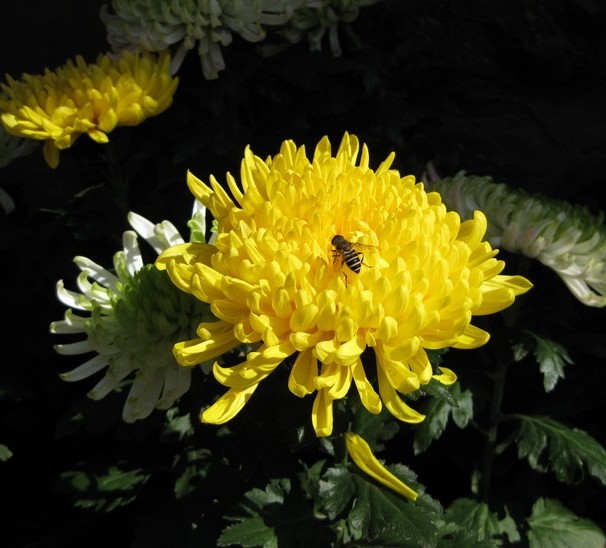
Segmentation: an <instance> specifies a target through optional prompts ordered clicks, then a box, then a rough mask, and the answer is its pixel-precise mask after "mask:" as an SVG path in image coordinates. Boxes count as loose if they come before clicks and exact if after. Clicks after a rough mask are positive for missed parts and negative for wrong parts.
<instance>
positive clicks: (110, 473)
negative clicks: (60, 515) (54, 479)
mask: <svg viewBox="0 0 606 548" xmlns="http://www.w3.org/2000/svg"><path fill="white" fill-rule="evenodd" d="M147 478H148V476H147V475H145V474H143V473H142V470H141V469H135V470H122V469H120V468H119V467H118V466H112V467H110V468H109V469H108V470H107V472H105V473H103V474H92V473H88V472H84V471H80V470H68V471H66V472H63V473H62V474H61V479H60V484H59V489H60V490H62V491H65V492H68V493H70V494H71V495H72V497H73V498H74V504H75V506H77V507H79V508H93V509H94V510H95V511H97V512H100V511H103V512H111V511H112V510H114V509H115V508H119V507H121V506H126V505H127V504H130V503H131V502H133V501H134V500H135V498H136V496H137V492H138V489H139V487H140V486H141V485H142V484H143V483H145V481H147Z"/></svg>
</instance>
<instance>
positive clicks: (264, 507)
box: [218, 478, 334, 547]
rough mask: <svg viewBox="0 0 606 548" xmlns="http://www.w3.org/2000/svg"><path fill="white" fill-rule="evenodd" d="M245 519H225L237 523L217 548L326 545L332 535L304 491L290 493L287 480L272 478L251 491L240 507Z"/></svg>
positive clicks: (221, 538) (231, 527)
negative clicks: (233, 547) (231, 546)
mask: <svg viewBox="0 0 606 548" xmlns="http://www.w3.org/2000/svg"><path fill="white" fill-rule="evenodd" d="M240 506H241V509H242V510H243V511H244V512H245V513H246V514H248V515H247V516H235V517H234V516H227V518H226V519H229V520H231V521H236V522H237V523H235V524H232V525H229V526H228V527H226V528H225V529H224V530H223V532H222V533H221V535H220V537H219V541H218V546H229V545H232V544H235V545H238V546H245V547H253V546H260V547H274V546H315V545H318V546H326V545H330V542H331V540H332V538H331V537H332V536H334V535H333V534H332V532H331V531H330V530H329V529H328V528H327V527H325V524H324V523H323V520H322V518H321V517H320V516H316V515H315V514H314V513H313V509H312V504H311V501H309V499H308V498H307V496H306V495H305V493H304V491H302V490H296V493H293V492H291V483H290V480H289V479H287V478H278V479H272V480H271V481H270V482H269V483H268V485H267V486H266V487H265V489H259V488H255V489H251V490H250V491H248V492H247V493H246V494H245V495H244V501H243V502H242V504H241V505H240Z"/></svg>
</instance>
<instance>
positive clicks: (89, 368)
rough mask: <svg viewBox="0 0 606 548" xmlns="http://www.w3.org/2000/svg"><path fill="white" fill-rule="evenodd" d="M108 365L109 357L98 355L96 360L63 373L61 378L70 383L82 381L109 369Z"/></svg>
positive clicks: (92, 359)
mask: <svg viewBox="0 0 606 548" xmlns="http://www.w3.org/2000/svg"><path fill="white" fill-rule="evenodd" d="M108 363H109V362H108V360H107V356H102V355H101V354H97V355H96V356H95V357H94V358H91V359H90V360H88V361H87V362H84V363H83V364H82V365H79V366H78V367H76V369H72V370H71V371H68V372H67V373H62V374H61V378H62V379H63V380H64V381H68V382H74V381H81V380H82V379H86V378H87V377H90V376H91V375H94V374H95V373H96V372H97V371H101V369H103V368H104V367H107V365H108Z"/></svg>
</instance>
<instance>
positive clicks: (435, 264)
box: [156, 134, 531, 436]
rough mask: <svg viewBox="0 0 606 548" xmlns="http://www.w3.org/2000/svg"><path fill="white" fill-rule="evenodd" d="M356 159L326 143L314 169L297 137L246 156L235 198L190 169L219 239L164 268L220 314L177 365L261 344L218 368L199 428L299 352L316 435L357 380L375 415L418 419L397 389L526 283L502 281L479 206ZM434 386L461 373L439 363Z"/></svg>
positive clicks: (481, 336)
mask: <svg viewBox="0 0 606 548" xmlns="http://www.w3.org/2000/svg"><path fill="white" fill-rule="evenodd" d="M359 152H360V146H359V142H358V139H357V138H356V137H354V136H350V135H348V134H345V136H344V138H343V140H342V142H341V145H340V147H339V150H338V151H337V154H336V156H333V155H332V154H331V147H330V143H329V141H328V139H327V138H324V139H322V140H321V141H320V143H319V144H318V146H317V147H316V150H315V152H314V155H313V158H312V160H311V161H309V159H308V158H307V156H306V152H305V148H304V147H300V148H297V147H296V145H295V143H293V142H292V141H285V142H284V143H283V145H282V147H281V150H280V154H278V155H277V156H275V157H274V158H268V159H267V160H266V161H263V160H262V159H261V158H258V157H257V156H254V155H253V153H252V152H251V151H250V149H248V148H247V149H246V152H245V157H244V160H243V162H242V168H241V180H242V189H240V187H239V186H238V185H237V184H236V181H235V179H234V177H232V176H231V175H230V174H228V175H227V183H228V186H229V190H230V191H231V194H232V195H233V199H232V198H231V197H230V196H229V195H228V194H227V192H226V191H225V190H224V189H223V188H222V187H221V186H220V185H219V183H218V182H217V181H216V179H215V178H214V177H211V179H210V186H207V185H205V184H204V183H202V182H201V181H200V180H199V179H197V178H196V177H195V176H193V175H192V174H189V176H188V184H189V187H190V189H191V190H192V192H193V193H194V195H195V196H196V198H198V199H199V200H200V201H201V202H202V203H203V204H204V205H205V206H206V207H208V209H209V210H210V211H211V212H212V214H213V215H214V216H215V218H216V220H217V227H218V235H217V238H216V240H215V242H214V245H208V244H201V243H187V244H182V245H177V246H174V247H172V248H169V249H168V250H166V251H165V252H163V253H162V255H161V256H160V257H159V258H158V261H157V262H156V264H157V266H158V267H159V268H161V269H164V268H165V269H167V270H168V273H169V275H170V277H171V279H172V280H173V282H174V283H175V284H176V285H177V286H178V287H180V288H181V289H183V290H184V291H187V292H189V293H192V294H193V295H195V296H196V297H197V298H199V299H201V300H202V301H204V302H207V303H210V305H211V310H212V312H213V313H214V314H215V315H216V316H217V317H218V318H219V319H220V321H218V322H214V323H202V324H200V326H199V328H198V330H197V335H198V337H199V338H197V339H194V340H190V341H184V342H180V343H178V344H177V345H175V348H174V353H175V356H176V358H177V360H178V361H179V363H180V364H181V365H184V366H192V365H195V364H197V363H201V362H204V361H207V360H209V359H213V358H215V357H218V356H220V355H221V354H222V353H223V352H225V351H226V350H229V349H231V348H232V347H235V346H236V345H239V344H241V343H248V344H255V343H258V344H259V347H258V348H257V349H256V350H255V351H253V352H250V353H249V354H248V356H247V359H246V361H245V362H243V363H241V364H239V365H236V366H234V367H221V366H220V365H219V364H217V363H216V364H215V365H214V368H213V372H214V375H215V378H216V379H217V380H218V381H219V382H220V383H221V384H223V385H224V386H227V387H228V388H229V390H228V391H227V392H226V393H225V394H224V395H223V396H222V397H220V398H219V399H218V400H217V401H216V402H215V403H214V404H213V405H212V406H211V407H210V408H208V409H206V410H205V411H204V412H203V413H202V416H201V418H202V420H203V421H204V422H208V423H214V424H221V423H224V422H226V421H228V420H230V419H231V418H233V417H234V416H235V415H236V414H237V413H238V412H239V411H240V410H241V409H242V407H243V406H244V404H245V403H246V402H247V401H248V399H249V398H250V397H251V396H252V394H253V393H254V391H255V390H256V388H257V386H258V385H259V383H260V382H261V381H262V380H263V379H264V378H266V377H267V376H268V375H269V374H270V373H272V372H273V371H274V369H276V367H277V366H278V365H279V364H280V363H281V362H282V361H283V360H284V359H285V358H287V357H289V356H292V355H294V354H297V353H298V354H297V356H296V359H295V360H294V365H293V366H292V369H291V371H290V377H289V380H288V386H289V389H290V391H291V392H292V393H293V394H295V395H297V396H301V397H302V396H305V395H307V394H311V393H313V392H317V395H316V399H315V402H314V405H313V411H312V422H313V425H314V428H315V430H316V433H317V435H318V436H327V435H329V434H331V432H332V423H333V419H332V403H333V401H334V400H336V399H339V398H343V397H344V396H345V395H346V394H347V393H348V391H349V388H350V386H351V384H352V382H353V383H354V384H355V386H356V388H357V391H358V394H359V395H360V399H361V401H362V403H363V405H364V407H365V408H366V409H367V410H368V411H370V412H371V413H379V412H380V410H381V408H382V405H385V406H386V407H387V409H388V410H389V411H390V412H391V413H392V414H393V415H394V416H395V417H397V418H398V419H400V420H402V421H406V422H410V423H416V422H420V421H422V420H423V418H424V416H423V415H421V414H420V413H418V412H417V411H415V410H413V409H412V408H411V407H409V406H408V405H407V404H406V403H405V402H404V400H403V399H402V398H401V397H400V395H399V394H409V393H412V392H414V391H416V390H418V389H419V387H420V386H421V385H424V384H427V383H429V381H430V380H431V379H432V377H433V376H434V372H433V369H432V366H431V363H430V361H429V358H428V356H427V353H426V349H439V348H445V347H449V346H452V347H455V348H476V347H478V346H481V345H483V344H484V343H486V341H487V340H488V338H489V335H488V333H486V332H485V331H482V330H481V329H479V328H477V327H475V326H473V325H472V324H471V319H472V316H473V315H474V314H475V315H478V314H491V313H493V312H497V311H499V310H502V309H504V308H506V307H508V306H509V305H511V304H512V303H513V301H514V298H515V296H516V295H519V294H521V293H524V292H525V291H527V290H528V289H529V288H530V287H531V284H530V282H528V281H527V280H526V279H525V278H522V277H520V276H503V275H500V272H501V271H502V269H503V267H504V263H503V262H502V261H498V260H496V259H495V258H494V256H495V255H496V253H497V251H496V250H493V249H492V248H491V246H490V244H489V243H487V242H484V241H482V237H483V236H484V232H485V231H486V218H485V217H484V215H483V214H482V213H481V212H479V211H478V212H476V214H475V216H474V218H473V219H472V220H469V221H466V222H461V220H460V218H459V215H458V214H457V213H455V212H448V211H447V210H446V207H445V206H444V205H443V204H442V202H441V200H440V195H439V194H437V193H433V192H432V193H427V192H425V190H424V187H423V184H422V183H418V184H415V180H414V177H412V176H407V177H401V176H400V174H399V173H398V171H396V170H393V169H390V165H391V163H392V162H393V159H394V155H393V153H392V154H391V155H390V156H389V157H388V158H387V159H386V160H385V161H384V162H383V163H382V164H381V165H380V166H379V168H378V169H377V170H376V171H373V170H372V169H371V168H370V167H369V154H368V150H367V148H366V146H364V147H363V148H362V153H361V157H360V160H359V162H357V158H358V154H359ZM337 234H339V235H342V236H343V237H344V238H345V239H346V240H347V241H348V242H359V243H361V244H365V245H367V246H372V247H368V248H366V250H365V251H364V256H363V261H362V264H361V265H358V266H359V273H355V272H353V271H351V270H350V269H349V268H348V267H347V265H346V264H344V261H343V260H342V259H343V257H342V256H341V254H339V253H338V252H337V250H335V248H334V247H333V245H332V244H331V241H332V239H333V237H334V236H335V235H337ZM335 255H336V257H335ZM351 256H352V255H351V254H350V255H349V257H351ZM355 257H358V258H359V259H362V257H361V256H360V255H357V252H356V255H355ZM345 258H346V259H347V258H348V257H347V256H346V257H345ZM345 262H346V263H349V264H350V265H352V266H354V267H355V265H353V264H352V261H351V260H349V261H345ZM355 269H356V268H354V270H355ZM367 347H370V348H372V349H373V350H374V353H375V356H376V383H377V386H378V393H377V391H376V390H375V386H373V382H374V379H373V375H371V372H370V371H369V370H368V366H367V365H366V364H364V365H363V363H362V360H361V355H362V353H363V352H364V350H365V349H366V348H367ZM435 377H436V378H437V379H438V380H439V381H441V382H443V383H445V384H448V383H451V382H454V380H455V375H454V373H452V372H451V371H449V370H448V369H445V368H442V373H441V374H440V375H436V376H435ZM371 380H373V382H371Z"/></svg>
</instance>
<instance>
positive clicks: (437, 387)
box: [420, 379, 458, 407]
mask: <svg viewBox="0 0 606 548" xmlns="http://www.w3.org/2000/svg"><path fill="white" fill-rule="evenodd" d="M420 392H422V393H424V394H428V395H430V396H433V397H434V398H437V399H438V400H441V401H444V402H446V403H448V404H449V405H451V406H452V407H456V406H457V405H458V403H457V400H456V399H455V398H454V397H453V395H452V393H451V392H450V390H449V388H448V386H445V385H443V384H442V383H441V382H440V381H437V380H436V379H431V380H430V381H429V383H427V384H424V385H423V386H422V387H421V389H420Z"/></svg>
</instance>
